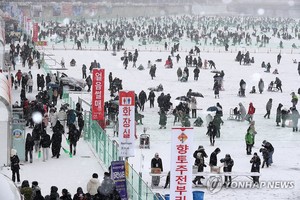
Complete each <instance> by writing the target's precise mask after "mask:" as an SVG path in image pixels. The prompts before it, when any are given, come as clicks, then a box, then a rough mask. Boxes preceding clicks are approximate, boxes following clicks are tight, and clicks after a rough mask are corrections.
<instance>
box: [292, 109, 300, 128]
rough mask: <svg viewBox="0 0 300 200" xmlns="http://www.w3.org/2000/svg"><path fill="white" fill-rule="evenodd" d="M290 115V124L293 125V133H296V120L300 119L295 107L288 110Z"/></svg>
mask: <svg viewBox="0 0 300 200" xmlns="http://www.w3.org/2000/svg"><path fill="white" fill-rule="evenodd" d="M290 110H291V112H292V114H291V119H292V122H293V123H292V124H293V132H297V131H298V120H299V118H300V115H299V112H298V110H297V108H296V106H293V107H291V108H290Z"/></svg>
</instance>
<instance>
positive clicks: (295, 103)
mask: <svg viewBox="0 0 300 200" xmlns="http://www.w3.org/2000/svg"><path fill="white" fill-rule="evenodd" d="M291 95H292V100H291V102H292V104H293V106H292V107H296V105H297V103H298V97H297V95H296V94H295V92H292V93H291Z"/></svg>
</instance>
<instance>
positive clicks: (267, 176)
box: [4, 49, 300, 200]
mask: <svg viewBox="0 0 300 200" xmlns="http://www.w3.org/2000/svg"><path fill="white" fill-rule="evenodd" d="M46 53H47V54H53V55H54V56H52V58H54V59H56V60H57V61H58V62H60V60H61V57H64V60H65V62H66V67H67V69H68V70H65V71H63V72H64V73H66V74H68V75H69V76H72V77H76V78H81V76H82V74H81V66H82V64H86V65H87V67H89V65H90V63H91V62H92V61H94V60H97V61H98V62H100V63H101V67H102V68H104V69H105V70H106V71H105V74H106V76H105V77H106V80H105V88H106V91H105V100H109V99H110V96H109V91H108V90H107V88H108V74H109V72H112V74H113V77H118V78H120V79H122V80H123V89H124V90H134V91H135V92H136V93H139V92H140V91H141V90H144V91H146V93H147V94H148V93H149V90H147V88H149V87H155V86H157V85H159V84H162V85H163V87H164V91H163V92H164V93H165V94H168V93H169V94H170V95H171V96H172V99H171V101H172V102H173V106H174V107H175V106H176V105H177V104H178V103H179V101H177V100H175V98H176V97H177V96H182V95H186V93H187V91H188V90H189V89H192V90H193V91H196V92H201V93H202V94H203V95H204V98H199V97H197V102H198V108H199V109H202V110H198V113H197V115H198V116H201V117H202V119H203V120H204V121H205V116H206V115H207V112H206V109H207V108H208V107H210V106H214V105H215V104H216V103H217V102H219V103H220V104H221V105H222V106H223V112H224V116H223V120H224V125H223V126H222V127H221V138H219V139H216V143H215V146H214V147H212V146H210V145H209V138H208V137H207V136H206V134H205V133H206V131H207V130H206V127H205V126H203V127H195V128H194V134H195V136H194V140H195V141H194V149H195V150H196V149H197V147H198V146H199V145H203V146H204V147H205V150H206V152H207V154H208V155H210V153H211V152H212V151H213V150H214V149H215V148H216V147H219V148H220V149H221V153H220V154H219V155H218V159H221V158H223V157H224V156H225V154H230V155H231V157H232V158H233V159H234V162H235V165H234V167H233V171H235V172H250V169H251V164H250V162H249V161H250V159H251V156H249V155H246V145H245V140H244V137H245V134H246V130H247V128H248V126H249V124H248V122H237V121H231V120H227V118H228V116H229V110H230V108H234V107H236V106H237V105H238V103H239V102H241V103H243V105H244V106H245V108H246V109H248V105H249V103H250V102H252V103H253V105H254V107H256V113H255V115H254V120H255V122H256V123H255V126H256V131H257V132H258V134H257V135H256V137H255V146H254V148H253V152H258V153H259V149H260V147H261V144H262V141H263V140H268V141H270V142H271V143H272V144H273V146H274V148H275V153H274V155H273V160H274V163H273V165H272V166H271V167H269V168H264V169H261V178H260V181H293V182H294V183H295V187H294V188H293V189H268V188H262V189H222V190H221V191H220V192H218V193H216V194H210V193H209V192H207V190H206V189H205V188H200V190H203V191H204V192H205V199H228V200H235V199H239V200H241V199H242V200H244V199H264V200H270V199H278V200H281V199H294V200H296V199H300V190H299V189H300V186H299V184H300V164H299V162H300V161H299V158H300V153H299V146H300V132H297V133H293V132H292V129H291V128H287V127H286V128H281V127H276V123H275V115H276V108H277V106H278V104H279V103H282V104H283V105H284V107H286V108H290V107H291V95H290V93H291V92H293V91H295V92H297V90H298V88H299V87H300V84H299V83H300V82H299V79H300V76H299V75H298V72H297V64H293V62H292V59H297V60H299V61H300V56H299V54H286V53H282V60H281V63H280V64H279V65H278V64H277V63H276V56H277V54H278V53H250V57H254V58H255V63H254V64H251V65H250V66H244V65H239V63H237V62H234V59H235V56H236V54H237V52H234V53H230V49H229V52H221V53H219V52H212V51H210V52H209V53H207V52H203V53H201V58H202V60H204V59H207V60H214V62H215V63H216V66H217V70H224V72H225V77H224V88H225V91H220V99H215V98H214V95H213V90H212V87H213V75H214V73H211V70H209V69H207V70H204V69H201V72H200V77H199V80H198V81H194V80H193V72H192V70H193V68H189V69H190V78H189V81H188V82H186V83H182V82H179V81H178V80H177V75H176V70H177V68H178V67H179V66H180V67H182V69H183V67H184V66H185V61H184V58H185V56H186V55H187V52H179V53H180V55H181V58H182V59H181V60H180V62H179V63H178V64H177V63H176V61H175V57H174V58H173V63H174V67H173V69H165V68H164V66H163V65H164V62H165V60H166V59H167V57H168V55H169V53H168V52H153V51H152V52H149V51H140V52H139V58H138V61H137V66H139V65H140V64H143V66H144V67H145V68H146V69H145V70H143V71H140V70H137V69H136V68H132V67H131V65H132V63H129V67H128V69H127V70H125V69H124V67H123V65H122V61H121V60H120V57H121V56H123V51H122V52H117V56H112V55H111V53H112V52H111V51H87V50H85V51H78V50H68V51H65V50H51V49H48V50H46ZM72 58H74V59H75V60H76V61H77V64H76V66H75V67H70V66H69V64H68V63H69V61H70V60H71V59H72ZM158 58H161V59H162V62H159V63H156V65H157V70H156V77H155V78H154V80H151V77H150V75H149V69H147V62H148V60H151V62H152V63H155V60H156V59H158ZM262 61H265V62H266V63H268V62H270V63H271V65H272V68H271V72H272V71H273V70H274V69H275V68H277V69H278V71H279V75H274V74H272V73H265V72H264V70H265V69H262V68H261V67H260V65H261V62H262ZM52 67H60V66H52ZM22 70H23V68H22ZM24 70H25V71H28V69H27V67H26V68H25V69H24ZM31 71H32V73H33V76H34V83H36V79H35V78H36V74H37V73H41V71H38V70H37V68H36V67H34V68H33V69H32V70H31ZM54 72H55V71H54ZM276 76H278V77H279V78H280V79H281V80H282V84H283V87H282V88H283V92H282V93H280V92H268V91H264V92H263V94H249V92H250V89H251V88H252V86H256V88H258V86H257V85H258V81H259V79H260V78H263V80H264V83H265V90H266V89H267V86H268V84H269V83H270V82H271V81H274V80H275V77H276ZM241 79H244V80H245V81H246V83H247V89H246V97H245V98H240V97H238V96H237V92H238V88H239V81H240V80H241ZM34 90H36V88H35V87H34ZM18 92H19V90H18ZM14 95H15V96H14V100H13V102H14V101H15V100H19V94H16V92H14ZM158 95H160V93H156V98H157V97H158ZM28 96H29V99H33V97H34V95H28ZM71 96H72V97H73V99H76V96H75V95H71ZM79 96H80V97H81V98H83V99H85V100H87V101H90V100H91V96H90V94H86V93H85V94H80V95H79ZM269 98H272V99H273V107H272V111H271V118H270V119H264V118H263V115H264V114H265V112H266V111H265V106H266V103H267V101H268V99H269ZM298 108H299V106H298ZM158 111H159V110H158V107H157V103H156V101H155V107H154V108H151V109H150V105H149V102H146V106H145V111H144V112H141V113H142V114H143V115H145V117H144V119H143V124H144V125H138V126H137V133H138V134H141V133H143V128H144V127H146V128H147V133H148V134H150V137H151V138H150V149H142V150H141V149H139V147H138V145H139V140H136V151H135V153H136V156H135V157H133V158H129V162H130V163H131V164H132V165H133V167H134V168H135V169H136V171H138V172H139V171H140V172H142V174H143V178H144V179H145V181H146V182H148V183H149V185H150V182H151V177H150V176H149V171H150V161H151V159H152V157H153V156H154V154H155V152H159V154H160V157H161V158H162V160H163V165H164V171H168V170H169V169H170V154H171V152H170V143H171V142H170V141H171V127H172V125H173V119H174V117H173V116H172V115H170V116H169V117H168V123H167V129H165V130H161V129H159V124H158V121H159V115H158ZM193 121H194V119H191V122H193ZM176 125H178V126H179V125H180V124H179V123H177V124H176ZM107 133H108V134H109V135H110V136H111V137H113V131H112V129H107ZM116 139H117V138H116ZM64 146H65V147H67V146H66V144H64ZM78 148H79V149H78V155H76V156H75V157H73V158H69V157H68V155H67V154H64V153H63V152H62V153H61V154H62V156H61V158H59V159H58V160H57V159H51V158H50V161H47V162H45V163H44V162H42V160H38V159H37V158H35V160H34V162H33V164H27V163H26V164H24V165H23V166H21V179H22V180H24V179H28V180H30V181H33V180H37V181H38V182H39V183H40V185H41V187H42V192H43V194H44V195H45V194H48V193H49V190H50V187H51V185H56V186H58V187H59V189H60V190H61V189H62V188H67V189H69V191H70V192H71V193H72V194H74V193H75V191H76V188H77V187H78V186H81V187H83V188H84V190H85V186H86V183H87V181H88V180H89V178H90V177H91V174H92V173H93V172H98V173H99V174H100V175H102V171H103V170H102V169H101V167H100V165H99V164H98V163H99V162H98V160H97V159H96V158H95V157H94V156H93V154H92V152H91V151H90V149H89V148H88V145H87V144H86V143H85V142H84V141H82V140H81V141H80V142H79V144H78ZM259 154H260V153H259ZM36 156H37V155H36V154H35V157H36ZM82 156H90V158H85V157H84V158H83V157H82ZM260 157H261V159H262V156H261V155H260ZM205 161H206V162H208V159H206V160H205ZM205 171H209V169H208V167H207V168H205ZM4 173H5V174H9V175H10V171H8V170H7V171H6V170H4ZM101 177H102V176H101ZM100 179H101V178H100ZM235 180H241V181H247V180H248V179H246V178H243V177H239V178H237V179H235ZM164 182H165V179H162V180H161V184H160V185H161V186H163V185H164ZM155 190H157V191H158V192H161V193H163V194H168V193H169V190H168V189H166V190H163V189H155Z"/></svg>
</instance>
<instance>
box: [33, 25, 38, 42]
mask: <svg viewBox="0 0 300 200" xmlns="http://www.w3.org/2000/svg"><path fill="white" fill-rule="evenodd" d="M38 35H39V25H38V23H36V22H35V23H33V33H32V41H33V42H37V41H38Z"/></svg>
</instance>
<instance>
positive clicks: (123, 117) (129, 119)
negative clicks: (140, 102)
mask: <svg viewBox="0 0 300 200" xmlns="http://www.w3.org/2000/svg"><path fill="white" fill-rule="evenodd" d="M134 100H135V93H134V91H120V92H119V156H120V157H133V156H134V140H135V137H134V134H135V109H134V106H135V102H134Z"/></svg>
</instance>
